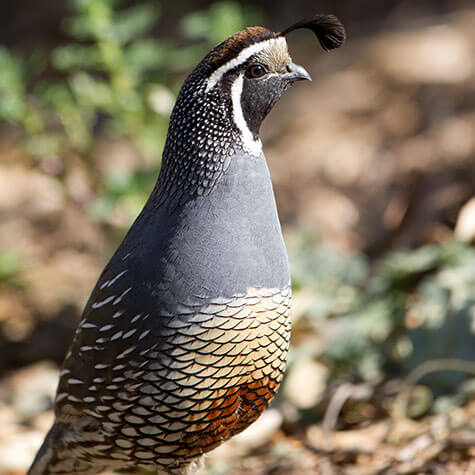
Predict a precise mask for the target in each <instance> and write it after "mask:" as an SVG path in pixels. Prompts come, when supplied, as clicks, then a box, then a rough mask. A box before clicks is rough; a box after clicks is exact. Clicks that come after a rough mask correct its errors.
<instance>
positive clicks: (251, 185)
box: [29, 15, 344, 475]
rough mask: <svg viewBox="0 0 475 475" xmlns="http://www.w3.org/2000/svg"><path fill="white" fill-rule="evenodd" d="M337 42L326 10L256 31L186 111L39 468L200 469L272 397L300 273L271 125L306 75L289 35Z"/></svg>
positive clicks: (83, 329) (63, 393)
mask: <svg viewBox="0 0 475 475" xmlns="http://www.w3.org/2000/svg"><path fill="white" fill-rule="evenodd" d="M296 28H310V29H312V30H313V31H314V32H315V34H316V36H317V38H318V39H319V41H320V43H321V45H322V46H323V47H324V49H331V48H336V47H338V46H340V45H341V44H342V43H343V41H344V29H343V26H342V25H341V23H340V22H339V21H338V20H337V18H335V17H334V16H332V15H315V16H313V17H311V18H308V19H306V20H303V21H301V22H299V23H297V24H295V25H293V26H291V27H290V28H288V29H287V30H285V31H284V32H282V33H274V32H272V31H270V30H268V29H266V28H263V27H253V28H247V29H245V30H243V31H241V32H239V33H236V34H234V35H233V36H231V37H230V38H228V39H227V40H225V41H224V42H223V43H221V44H219V45H218V46H216V47H215V48H214V49H213V50H212V51H210V52H209V53H208V54H207V55H206V56H205V58H204V59H203V60H202V61H201V62H200V63H199V64H198V66H197V67H196V69H195V70H194V71H193V72H192V73H191V74H190V76H189V77H188V78H187V79H186V81H185V83H184V85H183V87H182V89H181V91H180V94H179V96H178V99H177V102H176V105H175V108H174V110H173V113H172V116H171V120H170V127H169V131H168V137H167V141H166V144H165V149H164V152H163V162H162V169H161V171H160V175H159V177H158V181H157V184H156V186H155V188H154V190H153V192H152V194H151V196H150V198H149V200H148V202H147V204H146V205H145V207H144V209H143V211H142V212H141V214H140V215H139V217H138V218H137V220H136V221H135V223H134V224H133V226H132V228H131V229H130V230H129V232H128V234H127V236H126V237H125V239H124V240H123V242H122V243H121V245H120V246H119V248H118V249H117V251H116V253H115V254H114V256H113V257H112V259H111V260H110V262H109V263H108V265H107V266H106V268H105V269H104V271H103V272H102V274H101V276H100V278H99V280H98V282H97V284H96V286H95V288H94V290H93V292H92V294H91V297H90V299H89V301H88V303H87V305H86V308H85V310H84V314H83V318H82V320H81V321H80V323H79V326H78V328H77V331H76V334H75V336H74V340H73V342H72V344H71V347H70V349H69V351H68V353H67V354H66V358H65V360H64V364H63V368H62V371H61V373H60V380H59V386H58V391H57V396H56V399H55V414H56V420H55V423H54V425H53V427H52V428H51V430H50V432H49V433H48V435H47V437H46V439H45V441H44V443H43V445H42V447H41V449H40V451H39V453H38V455H37V456H36V458H35V460H34V462H33V465H32V467H31V469H30V471H29V473H30V474H31V475H45V474H59V473H61V474H66V473H68V474H70V473H90V474H92V473H98V472H100V471H102V470H104V469H107V468H121V467H127V466H131V465H132V466H135V467H143V468H148V469H151V470H154V471H157V470H158V471H159V473H177V474H185V473H191V472H192V471H193V467H194V466H196V464H197V463H198V461H199V460H200V458H201V455H202V454H204V453H205V452H207V451H209V450H211V449H212V448H214V447H216V446H218V445H219V444H221V443H222V442H223V441H224V440H226V439H228V438H230V437H232V436H233V435H234V434H237V433H238V432H241V431H242V430H243V429H245V428H246V427H247V426H249V424H251V423H252V422H253V421H254V420H255V419H257V417H258V416H259V415H260V414H261V413H262V412H263V411H264V409H265V408H266V407H267V406H268V405H269V403H270V401H271V400H272V398H273V396H274V393H275V391H276V390H277V387H278V386H279V383H280V380H281V379H282V374H283V371H284V367H285V360H286V354H287V348H288V344H289V333H290V316H289V312H290V299H291V290H290V277H289V269H288V263H287V255H286V250H285V247H284V242H283V239H282V234H281V229H280V224H279V220H278V216H277V211H276V206H275V201H274V194H273V190H272V184H271V180H270V176H269V172H268V169H267V165H266V162H265V158H264V155H263V153H262V148H261V142H260V139H259V136H258V133H259V127H260V125H261V122H262V121H263V119H264V118H265V116H266V115H267V113H268V112H269V111H270V109H271V108H272V106H273V105H274V104H275V103H276V101H277V100H278V99H279V97H280V96H281V95H282V93H283V92H284V91H285V90H286V89H287V88H288V87H289V86H290V85H291V84H292V83H293V82H295V81H298V80H302V79H310V76H309V75H308V73H307V72H306V71H305V69H303V68H302V67H301V66H298V65H296V64H294V63H293V62H292V61H291V59H290V57H289V54H288V51H287V43H286V40H285V38H284V35H285V34H286V33H288V32H289V31H292V30H294V29H296Z"/></svg>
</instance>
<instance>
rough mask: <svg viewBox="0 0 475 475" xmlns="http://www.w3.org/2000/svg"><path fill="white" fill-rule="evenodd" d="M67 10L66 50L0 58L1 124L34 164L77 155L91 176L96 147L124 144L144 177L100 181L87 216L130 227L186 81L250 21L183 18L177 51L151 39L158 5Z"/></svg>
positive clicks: (230, 15)
mask: <svg viewBox="0 0 475 475" xmlns="http://www.w3.org/2000/svg"><path fill="white" fill-rule="evenodd" d="M70 6H71V16H70V17H68V18H65V19H64V21H63V23H62V29H63V30H64V32H65V33H66V35H67V36H68V37H69V38H70V41H69V42H68V43H66V44H63V45H60V46H58V47H56V48H55V49H54V50H53V51H51V52H50V53H49V54H47V55H46V56H45V54H44V53H43V54H42V53H41V52H36V54H35V55H34V56H33V58H32V59H26V57H24V56H21V55H18V54H15V53H14V52H12V51H9V50H7V49H6V48H0V122H1V121H4V122H7V123H9V124H10V126H14V127H16V128H17V130H18V131H21V132H22V133H23V135H22V143H23V145H24V147H25V149H26V150H27V151H28V152H29V153H30V154H31V156H33V157H42V156H46V155H50V154H60V155H65V154H67V153H69V152H74V153H76V154H79V155H80V156H81V157H82V158H83V159H84V161H85V163H86V164H87V166H88V167H93V166H94V165H93V164H92V163H91V162H90V160H89V158H90V156H91V151H92V149H93V148H94V144H95V142H96V141H97V139H98V138H99V137H101V136H109V137H121V138H124V139H126V140H128V141H130V142H131V143H132V144H133V145H134V146H135V147H137V148H138V149H139V150H140V152H141V153H142V155H143V156H144V157H145V158H146V163H147V164H148V168H147V171H142V170H140V171H138V172H132V175H130V176H129V175H126V176H118V175H116V174H115V175H114V176H111V177H106V178H105V179H104V177H102V176H100V177H99V179H100V182H99V181H98V182H97V183H96V184H95V185H96V187H97V189H98V190H99V195H100V196H99V198H98V200H97V202H95V203H94V204H93V205H92V207H91V210H92V212H93V214H94V216H95V217H96V218H99V219H105V218H107V216H109V215H110V214H111V213H112V212H113V211H114V209H116V208H117V207H123V208H124V209H125V210H126V213H127V215H128V216H129V222H130V221H132V220H133V219H134V217H135V216H136V214H137V213H138V211H139V210H140V208H141V206H142V205H143V202H144V200H145V199H146V196H147V195H148V193H149V191H150V188H151V186H152V184H153V181H154V179H155V177H156V175H157V172H158V168H159V165H160V157H161V151H162V149H163V145H164V141H165V138H166V133H167V128H168V117H169V114H170V112H171V109H172V107H173V104H174V101H175V95H176V93H177V91H178V87H179V85H180V83H181V82H182V80H183V75H184V74H186V72H188V71H189V70H190V68H192V67H193V66H194V65H195V64H196V63H197V62H198V61H199V60H200V59H201V57H202V56H203V55H204V54H205V52H206V51H208V50H209V48H210V46H212V45H214V44H216V43H217V42H219V41H221V40H223V39H224V38H225V37H226V36H228V35H229V34H231V33H233V32H235V31H237V30H239V29H241V28H242V27H243V26H245V25H247V24H249V23H253V22H254V21H255V19H256V17H257V13H256V10H255V9H253V8H252V7H251V8H247V7H243V6H241V5H240V4H239V3H237V2H234V1H221V2H217V3H214V4H212V5H211V6H210V7H209V9H208V10H205V11H198V12H192V13H189V14H188V15H185V16H184V17H183V19H182V21H181V23H180V30H181V32H182V34H183V36H184V37H185V39H186V43H185V44H184V45H181V46H178V45H177V44H175V43H174V42H172V41H170V40H166V39H163V38H160V37H157V36H156V35H152V34H151V29H152V27H154V26H155V25H157V23H158V20H159V19H160V2H157V1H152V0H144V1H141V2H138V3H136V4H134V5H133V6H127V3H126V2H125V1H124V0H70ZM46 66H48V67H49V68H50V70H49V71H50V72H49V73H48V74H47V75H44V71H45V68H46ZM134 173H137V176H134ZM144 174H145V175H146V176H144ZM147 175H148V176H147ZM104 182H105V184H104ZM118 183H120V186H118V185H117V184H118ZM138 185H140V186H138ZM127 225H128V223H125V226H127Z"/></svg>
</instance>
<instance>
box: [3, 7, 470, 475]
mask: <svg viewBox="0 0 475 475" xmlns="http://www.w3.org/2000/svg"><path fill="white" fill-rule="evenodd" d="M316 11H318V12H328V13H330V12H331V13H334V14H336V15H337V16H338V17H339V18H340V19H341V20H342V21H343V23H344V24H345V25H346V27H347V33H348V40H347V44H346V45H345V46H344V47H343V48H341V49H340V50H336V51H334V52H332V53H324V52H322V51H321V50H320V48H319V47H318V45H317V44H316V42H315V40H314V37H313V35H312V34H311V33H309V32H301V31H300V32H296V33H294V34H292V35H291V36H290V38H289V45H290V51H291V54H292V56H293V58H294V60H295V61H296V62H298V63H300V64H303V65H304V66H305V67H306V68H307V69H308V70H309V71H310V73H311V74H312V77H313V82H312V83H306V84H298V86H296V87H295V88H294V89H292V90H291V91H289V92H288V93H287V95H286V96H285V97H284V98H283V99H282V100H281V102H280V103H279V104H278V105H277V106H276V108H275V109H274V111H273V112H272V114H271V116H270V117H269V118H268V119H267V121H266V123H265V125H264V128H263V132H262V136H263V142H264V148H265V152H266V156H267V158H268V162H269V166H270V169H271V174H272V177H273V181H274V185H275V191H276V195H277V202H278V206H279V212H280V217H281V221H282V224H283V228H284V234H285V238H286V242H287V246H288V250H289V255H290V261H291V268H292V274H293V284H294V295H295V304H294V311H293V321H294V323H293V334H292V342H291V352H290V355H289V365H288V370H287V374H286V377H285V380H284V383H283V386H282V387H281V390H280V392H279V394H278V397H277V398H276V400H275V401H274V403H273V406H272V408H271V409H270V410H269V411H267V412H266V413H265V414H264V416H263V417H262V418H261V419H260V420H259V421H258V422H257V423H256V424H255V425H253V426H252V427H251V428H250V429H248V431H246V432H245V433H244V434H243V435H241V436H238V437H237V438H235V439H233V440H232V441H230V442H229V443H227V444H225V445H224V446H223V447H221V448H220V449H218V450H216V451H215V452H213V453H212V454H211V455H210V456H209V457H208V467H209V469H208V473H209V474H210V475H225V474H235V475H236V474H242V473H247V474H307V473H308V474H325V475H327V474H328V475H330V474H340V473H341V474H361V475H363V474H388V475H389V474H402V473H430V474H443V473H444V474H445V473H451V474H452V473H453V474H467V475H468V474H473V473H475V462H474V458H475V398H474V396H475V247H474V242H475V5H474V3H473V0H425V1H418V2H414V1H410V0H405V1H404V0H364V1H361V2H351V1H349V0H333V1H331V2H330V1H326V0H322V1H319V2H314V1H309V0H292V1H280V2H276V1H275V0H272V1H271V0H259V1H253V2H249V3H246V2H237V1H233V0H222V1H209V0H200V1H193V2H191V1H186V0H176V1H174V2H165V1H160V0H153V1H149V0H70V1H65V2H52V1H50V2H40V1H38V0H16V1H15V2H2V4H1V6H0V219H1V225H0V427H1V428H2V429H1V431H0V474H5V475H13V474H15V475H16V474H23V473H24V472H25V469H26V468H27V467H28V465H29V463H30V462H31V459H32V457H33V455H34V453H35V452H36V450H37V448H38V446H39V445H40V443H41V441H42V438H43V435H44V433H45V432H46V430H47V429H48V428H49V426H50V424H51V422H52V398H53V395H54V391H55V386H56V383H57V377H58V367H59V365H60V364H61V361H62V359H63V356H64V354H65V352H66V348H67V346H68V344H69V341H70V339H71V337H72V334H73V331H74V328H75V326H76V324H77V322H78V320H79V317H80V314H81V311H82V308H83V306H84V304H85V302H86V300H87V297H88V295H89V293H90V291H91V289H92V287H93V285H94V283H95V281H96V279H97V277H98V275H99V273H100V271H101V270H102V267H103V266H104V264H105V263H106V262H107V260H108V258H109V257H110V256H111V254H112V252H113V251H114V249H115V247H116V246H117V245H118V243H119V242H120V240H121V238H122V237H123V236H124V233H125V232H126V230H127V228H128V227H129V226H130V224H131V222H132V221H133V219H134V217H135V216H136V215H137V213H138V212H139V210H140V209H141V207H142V205H143V204H144V201H145V199H146V198H147V196H148V193H149V192H150V190H151V188H152V187H153V184H154V181H155V179H156V176H157V173H158V170H159V168H160V155H161V150H162V146H163V143H164V140H165V136H166V132H167V125H168V116H169V114H170V111H171V108H172V106H173V103H174V98H175V96H176V94H177V92H178V90H179V87H180V85H181V83H182V81H183V80H184V78H185V77H186V75H187V73H189V72H190V70H191V69H192V68H193V66H194V65H195V64H196V63H197V62H198V61H199V60H200V59H201V57H202V56H203V55H204V54H205V53H206V52H207V51H208V50H209V49H210V48H211V47H212V46H214V45H215V44H217V43H218V42H220V41H222V40H223V39H224V38H225V37H226V36H228V35H229V34H231V33H233V32H235V31H237V30H239V29H241V28H242V27H244V26H249V25H254V24H263V25H265V26H268V27H270V28H272V29H275V30H279V29H282V28H284V27H286V26H288V25H289V24H290V23H292V22H294V21H297V20H299V19H300V18H302V17H304V16H307V15H310V14H312V13H314V12H316Z"/></svg>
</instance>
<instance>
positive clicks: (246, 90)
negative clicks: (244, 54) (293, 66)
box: [241, 74, 290, 138]
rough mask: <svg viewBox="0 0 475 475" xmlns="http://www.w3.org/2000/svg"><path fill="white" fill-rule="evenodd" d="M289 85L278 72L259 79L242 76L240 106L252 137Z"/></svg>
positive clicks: (255, 135) (257, 132)
mask: <svg viewBox="0 0 475 475" xmlns="http://www.w3.org/2000/svg"><path fill="white" fill-rule="evenodd" d="M289 86H290V83H289V81H287V80H286V79H285V78H283V77H281V76H280V75H278V74H277V75H272V76H267V77H263V78H260V79H252V78H248V77H246V76H244V81H243V86H242V94H241V107H242V113H243V116H244V119H245V120H246V123H247V126H248V127H249V130H250V131H251V132H252V134H253V135H254V138H257V137H258V135H259V128H260V127H261V124H262V121H263V120H264V119H265V117H266V116H267V114H268V113H269V112H270V111H271V109H272V107H273V106H274V105H275V103H276V102H277V101H278V100H279V99H280V97H281V96H282V94H283V93H284V92H285V90H286V89H287V88H288V87H289Z"/></svg>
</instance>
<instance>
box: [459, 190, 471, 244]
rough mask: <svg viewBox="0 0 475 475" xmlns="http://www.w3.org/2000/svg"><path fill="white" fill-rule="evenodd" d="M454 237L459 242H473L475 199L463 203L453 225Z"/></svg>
mask: <svg viewBox="0 0 475 475" xmlns="http://www.w3.org/2000/svg"><path fill="white" fill-rule="evenodd" d="M455 236H456V237H457V238H458V239H460V240H461V241H466V242H471V241H474V240H475V197H473V198H471V199H470V200H469V201H468V202H467V203H465V205H464V206H463V207H462V209H461V210H460V213H459V215H458V218H457V224H456V225H455Z"/></svg>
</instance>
